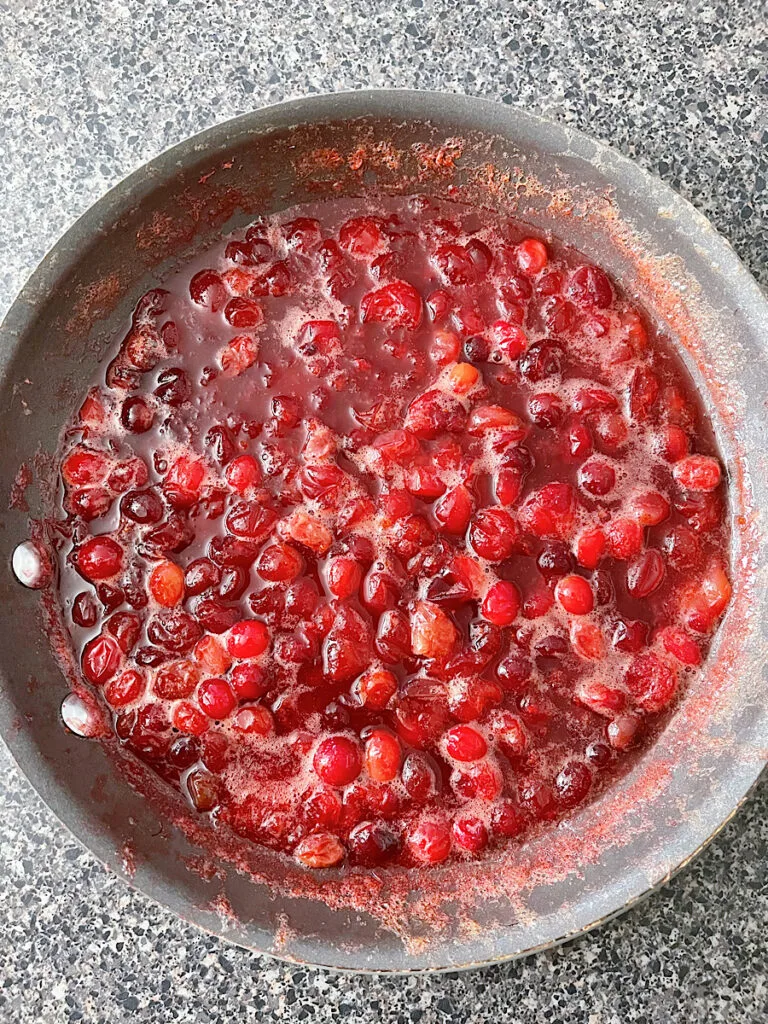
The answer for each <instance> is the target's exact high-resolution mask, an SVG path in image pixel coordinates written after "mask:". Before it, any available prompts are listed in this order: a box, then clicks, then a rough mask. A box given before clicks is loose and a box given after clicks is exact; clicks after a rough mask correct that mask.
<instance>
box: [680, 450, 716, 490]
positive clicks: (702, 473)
mask: <svg viewBox="0 0 768 1024" xmlns="http://www.w3.org/2000/svg"><path fill="white" fill-rule="evenodd" d="M672 475H673V476H674V478H675V481H676V483H678V484H679V485H680V487H683V488H685V489H686V490H687V491H714V489H715V488H716V487H717V486H718V484H719V483H720V478H721V473H720V463H719V462H718V461H717V459H713V458H711V457H710V456H709V455H687V456H686V457H685V458H683V459H680V461H679V462H676V463H675V465H674V466H673V467H672Z"/></svg>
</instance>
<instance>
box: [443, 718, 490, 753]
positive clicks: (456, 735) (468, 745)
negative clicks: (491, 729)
mask: <svg viewBox="0 0 768 1024" xmlns="http://www.w3.org/2000/svg"><path fill="white" fill-rule="evenodd" d="M445 749H446V752H447V754H448V756H449V757H453V758H455V759H456V760H457V761H478V760H480V758H481V757H484V756H485V754H486V752H487V750H488V744H487V743H486V741H485V738H484V737H483V736H482V735H481V734H480V733H479V732H478V731H477V730H476V729H473V728H472V727H471V726H469V725H455V726H454V727H453V728H452V729H449V731H448V732H447V733H446V736H445Z"/></svg>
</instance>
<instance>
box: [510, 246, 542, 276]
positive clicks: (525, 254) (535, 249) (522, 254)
mask: <svg viewBox="0 0 768 1024" xmlns="http://www.w3.org/2000/svg"><path fill="white" fill-rule="evenodd" d="M515 254H516V256H517V263H518V266H519V267H520V269H521V270H522V272H523V273H524V274H528V275H529V276H530V277H535V276H536V274H540V273H541V272H542V270H543V269H544V267H546V265H547V259H548V256H547V247H546V245H544V243H543V242H541V241H539V239H538V238H524V239H523V240H522V242H519V243H518V245H517V248H516V249H515Z"/></svg>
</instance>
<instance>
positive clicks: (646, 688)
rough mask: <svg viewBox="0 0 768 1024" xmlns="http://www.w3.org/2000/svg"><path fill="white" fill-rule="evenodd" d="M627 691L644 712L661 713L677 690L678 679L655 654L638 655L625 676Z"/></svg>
mask: <svg viewBox="0 0 768 1024" xmlns="http://www.w3.org/2000/svg"><path fill="white" fill-rule="evenodd" d="M624 682H625V684H626V687H627V689H628V690H629V692H630V693H631V694H632V696H633V698H634V699H635V701H636V702H637V704H638V705H639V706H640V707H641V708H642V709H643V710H644V711H661V710H662V708H665V707H666V706H667V705H668V704H669V703H670V701H671V700H672V698H673V697H674V696H675V691H676V690H677V677H676V676H675V673H674V672H673V671H672V669H671V668H670V666H669V665H667V664H666V663H665V662H663V661H662V660H661V659H660V658H657V657H656V655H655V654H651V653H648V654H638V655H637V657H636V658H634V660H633V661H632V663H631V665H630V666H629V668H628V669H627V672H626V674H625V676H624Z"/></svg>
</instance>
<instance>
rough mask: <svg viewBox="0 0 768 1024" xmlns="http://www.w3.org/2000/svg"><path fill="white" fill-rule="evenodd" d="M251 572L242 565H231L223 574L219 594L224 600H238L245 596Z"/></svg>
mask: <svg viewBox="0 0 768 1024" xmlns="http://www.w3.org/2000/svg"><path fill="white" fill-rule="evenodd" d="M250 579H251V577H250V574H249V573H248V570H247V569H244V568H243V567H242V566H240V565H231V566H229V567H228V568H227V569H224V571H223V572H222V574H221V581H220V583H219V585H218V588H217V590H218V594H219V597H220V598H221V599H222V601H237V600H238V599H239V598H241V597H242V596H243V594H244V593H245V591H246V590H247V588H248V584H249V582H250Z"/></svg>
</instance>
